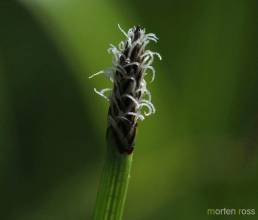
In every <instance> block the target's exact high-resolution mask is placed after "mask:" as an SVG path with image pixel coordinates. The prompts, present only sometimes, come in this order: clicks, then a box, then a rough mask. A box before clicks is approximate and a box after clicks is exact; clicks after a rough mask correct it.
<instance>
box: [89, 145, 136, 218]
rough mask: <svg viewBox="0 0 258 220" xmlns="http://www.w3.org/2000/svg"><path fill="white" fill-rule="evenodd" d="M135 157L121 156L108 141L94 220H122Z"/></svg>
mask: <svg viewBox="0 0 258 220" xmlns="http://www.w3.org/2000/svg"><path fill="white" fill-rule="evenodd" d="M132 158H133V155H132V154H130V155H127V154H120V153H119V152H118V150H117V148H116V146H115V145H114V144H112V141H108V148H107V155H106V161H105V163H104V168H103V171H102V176H101V180H100V185H99V189H98V195H97V201H96V205H95V209H94V215H93V220H121V219H122V215H123V210H124V204H125V199H126V194H127V188H128V183H129V178H130V171H131V164H132Z"/></svg>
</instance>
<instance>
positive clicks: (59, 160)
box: [0, 0, 258, 220]
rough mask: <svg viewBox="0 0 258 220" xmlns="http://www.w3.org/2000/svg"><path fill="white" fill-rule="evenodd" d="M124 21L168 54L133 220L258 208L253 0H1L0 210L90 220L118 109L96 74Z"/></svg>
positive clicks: (144, 131)
mask: <svg viewBox="0 0 258 220" xmlns="http://www.w3.org/2000/svg"><path fill="white" fill-rule="evenodd" d="M118 23H119V24H120V25H121V26H122V27H123V28H124V29H128V28H130V27H131V26H133V25H135V24H140V25H142V26H144V27H146V29H147V31H148V32H154V33H156V34H157V35H158V36H159V38H160V41H159V43H158V44H153V45H152V49H153V50H156V51H159V52H160V53H161V54H162V56H163V60H162V62H159V61H158V60H157V61H156V62H155V64H154V65H155V67H156V72H157V74H156V80H155V82H154V83H152V84H150V85H149V86H150V89H151V91H152V95H153V102H154V104H155V106H156V109H157V113H156V114H155V115H154V116H151V117H149V118H147V119H146V120H145V121H144V123H141V124H140V125H139V131H138V136H137V140H136V143H137V144H136V149H135V155H134V163H133V169H132V178H131V182H130V186H129V194H128V199H127V203H126V209H125V216H124V219H125V220H145V219H146V220H147V219H148V220H152V219H153V220H157V219H158V220H173V219H177V220H184V219H185V220H189V219H199V220H202V219H228V218H229V217H228V216H219V217H218V216H215V217H212V216H208V215H207V209H208V208H236V209H237V208H253V209H256V212H258V187H257V186H258V172H257V168H258V149H257V147H258V98H257V97H258V62H257V61H258V2H257V1H256V0H253V1H252V0H246V1H242V0H239V1H238V0H227V1H225V0H216V1H207V0H170V1H167V0H160V1H150V0H148V1H147V0H141V1H139V0H130V1H120V0H109V1H108V0H94V1H93V0H91V1H90V0H73V1H69V0H60V1H54V0H23V1H1V2H0V27H1V28H0V186H1V187H0V201H1V202H0V207H1V208H0V210H1V211H0V219H1V220H46V219H47V220H59V219H60V220H61V219H62V220H70V219H72V220H83V219H84V220H87V219H90V216H91V213H92V209H93V207H94V201H95V197H96V192H97V186H98V181H99V178H100V173H101V167H102V165H103V159H104V154H105V138H104V137H105V129H106V115H107V109H108V104H107V103H106V102H105V101H104V100H103V99H101V98H99V96H97V95H95V94H94V92H93V88H94V87H96V88H103V87H106V86H110V84H109V82H107V80H106V79H105V78H104V77H101V76H99V77H96V78H94V79H93V80H89V79H88V76H89V75H91V74H92V73H95V72H97V71H99V70H101V69H104V68H106V67H108V66H110V65H111V56H110V55H109V54H108V53H107V52H106V49H107V48H108V45H109V43H113V44H117V43H118V42H119V41H120V40H121V39H122V38H123V35H122V34H121V32H119V30H118V28H117V24H118ZM232 218H234V219H255V218H257V215H256V216H233V217H232ZM232 218H230V219H232Z"/></svg>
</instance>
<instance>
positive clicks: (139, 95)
mask: <svg viewBox="0 0 258 220" xmlns="http://www.w3.org/2000/svg"><path fill="white" fill-rule="evenodd" d="M118 28H119V29H120V31H121V32H122V33H123V34H124V35H125V37H126V39H125V40H124V41H121V42H120V43H119V45H118V47H116V46H114V45H112V44H110V48H109V49H108V53H111V54H112V55H113V61H112V63H113V66H112V67H110V68H108V69H106V70H102V71H100V72H97V73H95V74H93V75H92V76H90V77H89V78H92V77H95V76H97V75H99V74H104V75H105V76H106V77H108V78H109V79H110V80H111V81H112V82H113V88H112V89H111V88H106V89H102V90H100V91H98V90H97V89H95V88H94V91H95V92H96V93H97V94H98V95H100V96H101V97H103V98H104V99H106V100H108V102H109V103H110V107H109V111H108V129H107V134H108V135H110V134H111V135H112V138H113V139H114V140H115V142H116V145H117V146H118V150H119V152H120V153H126V154H131V153H132V151H133V145H134V139H135V134H136V126H137V121H138V120H141V121H143V120H144V119H145V116H149V115H151V114H154V113H155V107H154V105H153V104H152V102H151V93H150V91H149V90H148V89H147V82H146V81H145V79H144V77H145V76H146V75H147V74H148V72H147V71H148V70H150V71H151V73H152V78H151V82H153V81H154V79H155V69H154V68H153V66H152V62H153V60H154V56H157V57H158V58H159V59H160V60H161V56H160V54H159V53H157V52H153V51H151V50H146V46H147V45H148V44H149V43H150V41H154V42H157V41H158V38H157V37H156V35H155V34H153V33H148V34H146V33H145V29H143V28H141V27H140V26H135V27H133V28H130V29H129V30H128V32H127V33H126V32H125V31H124V30H123V29H122V28H121V27H120V26H119V25H118ZM107 92H109V93H110V94H109V95H106V94H107ZM144 109H145V111H144Z"/></svg>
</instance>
